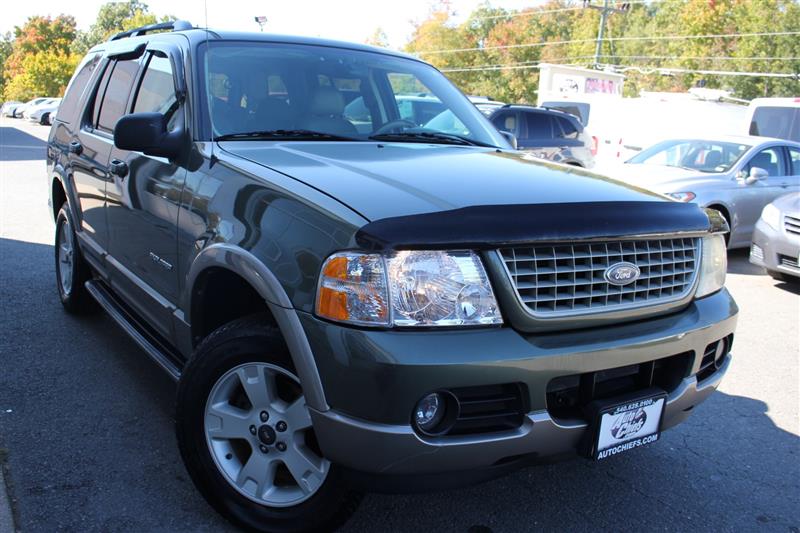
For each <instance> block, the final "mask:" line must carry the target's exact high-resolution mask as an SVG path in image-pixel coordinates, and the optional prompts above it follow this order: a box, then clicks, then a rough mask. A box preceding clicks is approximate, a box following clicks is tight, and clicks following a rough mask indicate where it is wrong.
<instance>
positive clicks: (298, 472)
mask: <svg viewBox="0 0 800 533" xmlns="http://www.w3.org/2000/svg"><path fill="white" fill-rule="evenodd" d="M281 460H282V461H283V464H285V465H286V468H287V469H289V473H290V474H292V477H293V478H294V480H295V481H296V482H297V485H298V486H299V487H300V490H302V491H303V492H304V493H306V494H309V493H312V492H315V491H316V490H317V489H318V488H319V486H320V485H322V482H323V481H325V474H326V473H327V472H326V470H327V469H326V466H325V465H324V463H323V461H321V460H320V459H319V458H317V457H314V456H313V455H312V454H311V451H310V450H308V448H306V447H305V446H297V445H295V444H293V445H292V447H291V448H289V450H287V451H286V453H285V454H284V455H282V456H281Z"/></svg>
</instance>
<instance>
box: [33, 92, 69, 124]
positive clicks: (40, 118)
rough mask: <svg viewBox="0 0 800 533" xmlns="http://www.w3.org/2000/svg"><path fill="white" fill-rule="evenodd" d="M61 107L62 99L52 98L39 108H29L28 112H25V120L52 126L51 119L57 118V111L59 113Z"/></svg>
mask: <svg viewBox="0 0 800 533" xmlns="http://www.w3.org/2000/svg"><path fill="white" fill-rule="evenodd" d="M59 105H61V98H51V99H49V100H46V101H44V102H42V103H41V104H39V105H37V106H33V107H32V108H28V110H27V111H25V118H27V119H28V120H30V121H31V122H38V123H39V124H43V125H50V124H52V121H51V120H50V119H51V117H53V116H55V114H56V111H58V106H59Z"/></svg>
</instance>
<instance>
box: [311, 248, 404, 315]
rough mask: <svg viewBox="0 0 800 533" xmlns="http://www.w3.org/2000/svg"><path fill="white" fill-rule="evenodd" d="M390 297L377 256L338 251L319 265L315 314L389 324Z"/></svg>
mask: <svg viewBox="0 0 800 533" xmlns="http://www.w3.org/2000/svg"><path fill="white" fill-rule="evenodd" d="M388 301H389V296H388V290H387V287H386V272H385V268H384V261H383V258H382V257H381V256H380V255H375V254H362V253H358V252H340V253H337V254H334V255H332V256H331V257H329V258H328V259H327V260H326V261H325V263H324V264H323V265H322V272H321V275H320V280H319V287H318V290H317V306H316V308H317V309H316V310H317V315H318V316H320V317H323V318H327V319H330V320H335V321H337V322H347V323H350V324H360V325H372V326H382V325H388V324H389V306H388Z"/></svg>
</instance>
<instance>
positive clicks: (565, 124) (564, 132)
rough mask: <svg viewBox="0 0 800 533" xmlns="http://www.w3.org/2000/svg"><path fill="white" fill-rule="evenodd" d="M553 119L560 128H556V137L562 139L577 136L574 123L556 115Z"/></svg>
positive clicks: (575, 137)
mask: <svg viewBox="0 0 800 533" xmlns="http://www.w3.org/2000/svg"><path fill="white" fill-rule="evenodd" d="M555 121H556V125H557V126H558V127H559V128H560V131H559V129H558V128H557V129H556V137H561V138H562V139H577V138H578V133H579V132H578V128H577V127H576V126H575V124H574V123H572V122H571V121H569V120H567V119H565V118H562V117H556V119H555Z"/></svg>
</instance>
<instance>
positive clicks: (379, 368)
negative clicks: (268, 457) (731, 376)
mask: <svg viewBox="0 0 800 533" xmlns="http://www.w3.org/2000/svg"><path fill="white" fill-rule="evenodd" d="M737 313H738V309H737V307H736V304H735V303H734V301H733V300H732V298H731V297H730V295H729V294H728V292H727V291H726V290H724V289H723V290H722V291H720V292H718V293H716V294H714V295H712V296H709V297H707V298H703V299H701V300H698V301H695V302H693V303H691V304H690V305H689V307H687V308H686V309H684V310H683V311H681V312H679V313H675V314H672V315H669V316H664V317H660V318H657V319H651V320H647V321H642V322H637V323H627V324H622V325H618V326H611V327H603V328H595V329H592V330H586V331H571V332H561V333H552V334H537V335H521V334H519V333H517V332H516V331H514V330H513V329H511V328H508V327H504V328H496V329H483V330H470V331H459V330H451V331H423V332H416V331H413V332H410V331H375V330H356V329H352V328H344V327H341V326H337V325H333V324H330V323H327V322H323V321H320V320H318V319H316V318H314V317H313V316H311V315H307V314H302V313H301V321H302V322H303V326H304V328H305V330H306V333H307V334H308V338H309V342H310V344H311V348H312V350H313V351H314V354H315V357H316V359H317V364H318V367H319V371H320V375H321V377H322V382H323V387H324V389H325V393H326V397H327V400H328V403H329V404H330V405H331V407H332V408H331V410H329V411H326V412H319V411H313V410H312V413H311V414H312V419H313V421H314V429H315V433H316V435H317V439H318V441H319V444H320V446H321V448H322V451H323V453H324V454H325V456H326V457H328V458H329V459H330V460H331V461H333V462H334V463H337V464H340V465H342V466H344V467H347V468H349V469H353V470H356V471H359V472H367V473H372V474H381V475H408V474H430V473H445V472H458V471H464V470H471V469H481V468H491V467H497V466H502V465H504V464H507V463H510V462H513V461H515V460H517V459H519V458H521V457H533V458H536V459H537V460H546V458H548V457H555V456H561V455H565V454H575V453H576V451H577V448H578V445H579V442H580V441H581V439H583V438H584V437H585V436H586V435H587V433H588V431H589V429H588V424H587V423H586V422H585V421H582V420H561V419H555V418H554V417H552V416H551V415H550V413H549V412H548V410H547V402H546V393H545V391H546V388H547V383H548V382H549V381H550V380H551V379H554V378H556V377H559V376H565V375H571V374H579V373H585V372H595V371H600V370H604V369H609V368H616V367H623V366H626V365H631V364H635V363H644V362H647V361H653V360H656V359H660V358H665V357H669V356H672V355H675V354H680V353H684V352H690V353H692V354H693V358H692V362H691V364H690V369H689V370H688V371H687V375H686V376H685V377H684V378H683V379H682V380H681V381H680V383H679V385H678V386H677V387H676V388H675V389H674V390H671V391H669V397H668V401H667V406H666V408H665V411H664V418H663V428H664V429H666V428H669V427H672V426H674V425H675V424H678V423H679V422H681V421H683V420H684V419H685V418H686V417H687V416H688V414H689V412H690V411H691V409H692V408H693V407H694V406H695V405H697V404H699V403H700V402H702V401H703V400H705V399H706V398H707V397H708V396H709V395H710V394H711V392H713V391H714V390H715V389H716V387H717V386H718V384H719V382H720V381H721V379H722V377H723V375H724V374H725V372H726V371H727V369H728V367H729V365H730V355H727V356H726V357H725V359H724V361H723V363H722V364H721V365H720V368H719V370H717V371H716V372H714V373H713V374H712V375H711V376H709V377H707V378H706V379H704V380H703V381H701V382H700V383H698V382H697V378H696V377H695V374H696V373H697V371H698V369H699V367H700V361H701V358H702V356H703V352H704V350H705V348H706V347H707V346H708V345H709V344H710V343H712V342H715V341H717V340H719V339H722V338H724V337H726V336H728V335H729V334H731V333H733V331H734V329H735V326H736V315H737ZM511 381H515V382H521V383H524V384H525V385H526V387H527V390H528V391H529V393H530V398H529V406H530V411H529V412H528V414H527V415H526V416H525V418H524V421H523V423H522V425H521V426H520V427H518V428H516V429H514V430H510V431H504V432H497V433H486V434H475V435H462V436H445V437H422V436H420V435H418V434H417V433H416V432H415V431H414V430H413V429H412V427H411V424H410V418H411V413H412V410H413V408H414V405H415V404H416V402H417V401H418V400H419V398H420V397H422V395H424V394H426V393H428V392H430V391H432V390H437V389H440V388H449V387H462V386H476V385H490V384H497V383H507V382H511Z"/></svg>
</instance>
